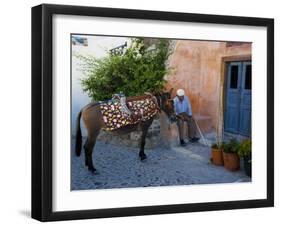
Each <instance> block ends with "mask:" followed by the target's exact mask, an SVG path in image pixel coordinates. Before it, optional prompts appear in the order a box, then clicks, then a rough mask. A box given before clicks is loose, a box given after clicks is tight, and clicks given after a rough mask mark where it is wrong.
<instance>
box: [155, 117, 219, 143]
mask: <svg viewBox="0 0 281 226" xmlns="http://www.w3.org/2000/svg"><path fill="white" fill-rule="evenodd" d="M194 119H195V120H196V122H197V125H198V126H199V128H200V130H201V132H202V134H203V135H204V134H205V133H209V132H211V131H213V130H214V128H213V126H212V121H211V117H210V116H205V115H194ZM160 125H161V138H162V141H163V143H164V144H165V145H166V146H174V145H177V144H178V143H179V132H178V126H177V124H176V123H172V124H169V121H168V118H167V116H166V115H165V114H161V115H160ZM185 126H186V124H185ZM185 131H187V130H185ZM198 136H200V134H199V132H198ZM185 137H186V138H187V134H185ZM200 142H201V143H202V142H203V144H204V141H203V139H200ZM207 145H209V144H207Z"/></svg>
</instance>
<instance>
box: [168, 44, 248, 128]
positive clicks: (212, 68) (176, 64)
mask: <svg viewBox="0 0 281 226" xmlns="http://www.w3.org/2000/svg"><path fill="white" fill-rule="evenodd" d="M245 56H251V44H250V43H243V44H238V45H230V46H228V45H227V43H226V42H213V41H191V40H179V41H176V44H175V48H174V51H173V54H172V55H171V56H170V58H169V65H170V67H171V72H170V73H169V75H167V76H166V80H167V85H166V89H167V90H169V89H170V88H172V87H173V88H174V92H173V97H174V96H175V94H176V90H177V89H178V88H183V89H184V90H185V92H186V94H187V95H188V96H189V98H190V100H191V103H192V108H193V114H195V115H202V116H209V117H210V121H211V124H212V127H213V128H215V127H216V124H217V120H218V110H219V100H220V91H219V90H220V89H219V87H220V85H222V83H223V82H224V77H225V76H224V73H225V72H224V70H223V66H224V65H225V62H224V60H225V59H226V58H227V57H234V58H235V57H236V58H235V60H239V57H241V59H244V58H245ZM229 60H230V61H231V59H229Z"/></svg>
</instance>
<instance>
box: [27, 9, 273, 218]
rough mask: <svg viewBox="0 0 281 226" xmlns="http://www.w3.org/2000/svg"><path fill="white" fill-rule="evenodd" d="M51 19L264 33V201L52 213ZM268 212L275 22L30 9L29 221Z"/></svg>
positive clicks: (137, 12)
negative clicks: (104, 19)
mask: <svg viewBox="0 0 281 226" xmlns="http://www.w3.org/2000/svg"><path fill="white" fill-rule="evenodd" d="M55 14H62V15H81V16H98V17H110V18H128V19H147V20H162V21H181V22H195V23H211V24H223V25H247V26H258V27H266V29H267V94H266V95H267V150H266V151H267V198H266V199H258V200H246V201H226V202H211V203H210V202H209V203H195V204H173V203H171V204H170V205H160V206H143V207H129V208H109V209H92V210H72V211H63V212H54V211H53V210H52V198H53V196H52V184H53V183H52V109H53V107H52V97H53V93H52V18H53V15H55ZM272 206H274V20H273V19H268V18H252V17H237V16H219V15H203V14H190V13H177V12H161V11H144V10H132V9H117V8H98V7H83V6H66V5H49V4H43V5H39V6H35V7H33V8H32V218H34V219H37V220H40V221H56V220H73V219H86V218H105V217H122V216H135V215H149V214H168V213H180V212H195V211H210V210H229V209H243V208H257V207H272Z"/></svg>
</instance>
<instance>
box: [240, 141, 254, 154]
mask: <svg viewBox="0 0 281 226" xmlns="http://www.w3.org/2000/svg"><path fill="white" fill-rule="evenodd" d="M251 153H252V142H251V140H244V141H242V142H241V143H240V144H239V147H238V155H239V156H240V157H250V156H251Z"/></svg>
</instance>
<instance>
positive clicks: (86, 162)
mask: <svg viewBox="0 0 281 226" xmlns="http://www.w3.org/2000/svg"><path fill="white" fill-rule="evenodd" d="M84 150H85V166H88V161H87V152H88V138H87V139H86V141H85V144H84Z"/></svg>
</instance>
